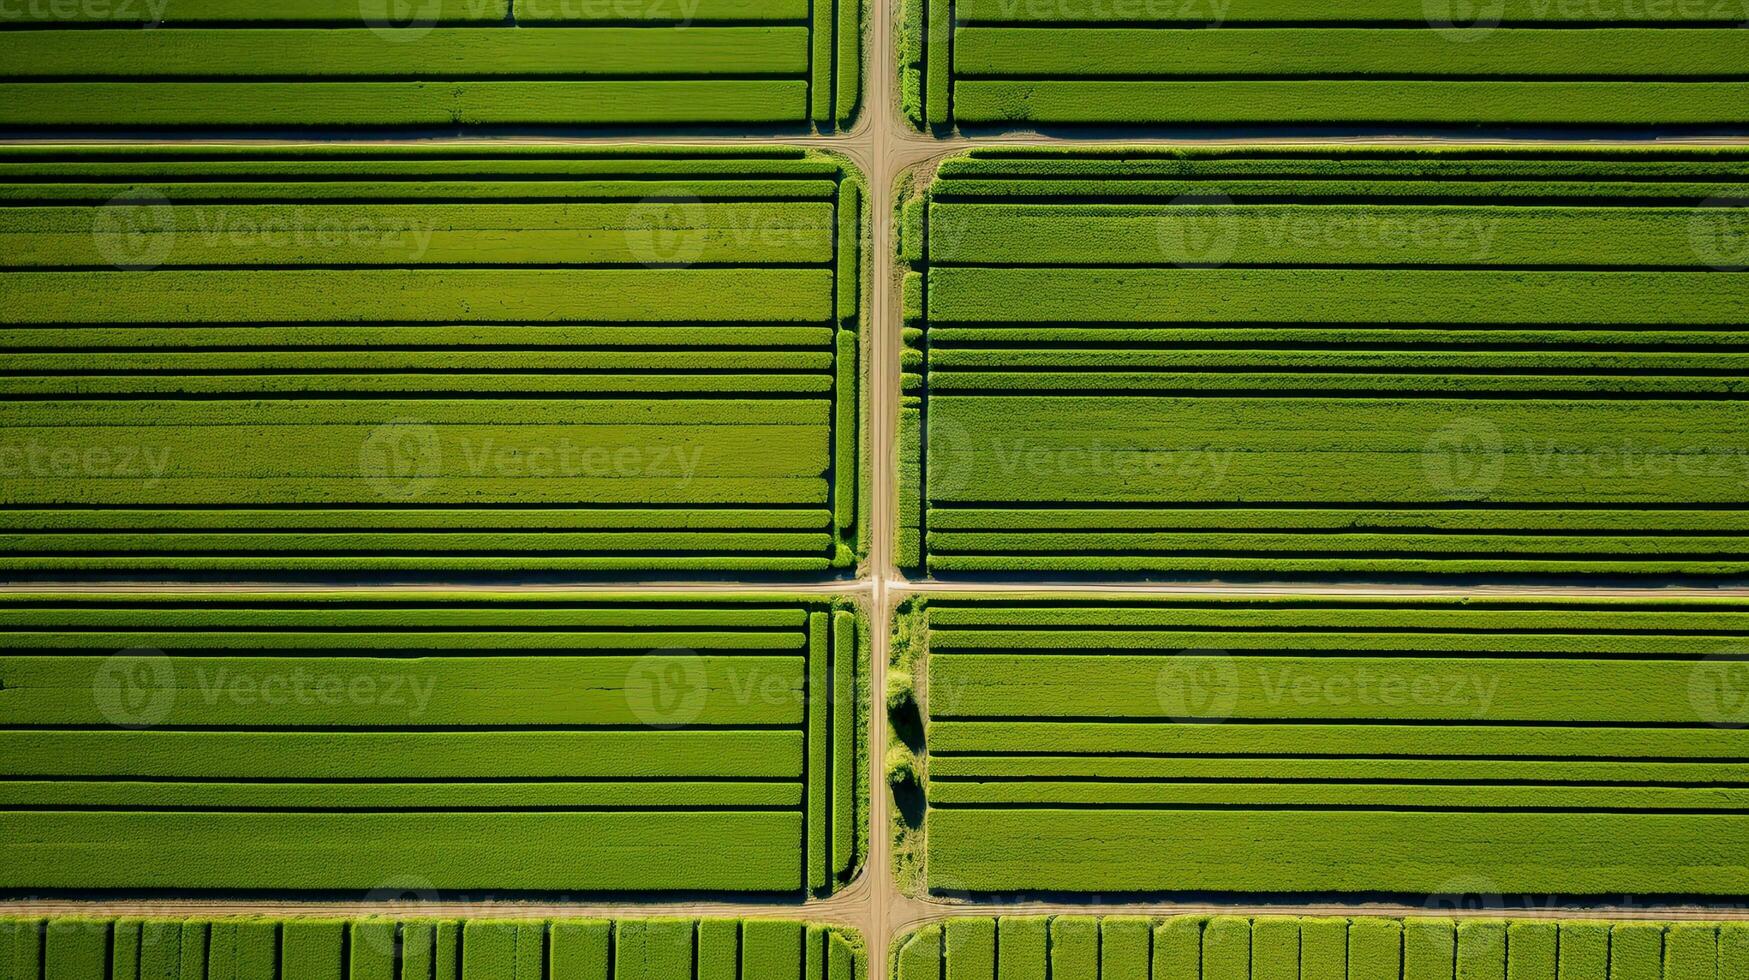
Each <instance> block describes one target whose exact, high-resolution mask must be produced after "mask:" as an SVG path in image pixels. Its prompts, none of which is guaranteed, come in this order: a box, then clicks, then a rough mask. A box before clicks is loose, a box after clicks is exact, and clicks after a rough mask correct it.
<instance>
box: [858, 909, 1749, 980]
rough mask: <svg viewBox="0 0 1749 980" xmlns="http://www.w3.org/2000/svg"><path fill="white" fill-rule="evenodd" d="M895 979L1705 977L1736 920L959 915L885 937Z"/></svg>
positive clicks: (1739, 962)
mask: <svg viewBox="0 0 1749 980" xmlns="http://www.w3.org/2000/svg"><path fill="white" fill-rule="evenodd" d="M895 944H896V947H897V949H898V952H897V954H896V955H895V956H894V958H893V975H892V980H954V978H964V980H972V978H976V980H1050V978H1053V977H1055V978H1062V980H1247V978H1249V980H1458V978H1474V980H1481V978H1489V977H1492V978H1496V980H1504V978H1507V977H1511V978H1514V980H1557V978H1559V980H1716V978H1723V977H1740V976H1743V975H1744V974H1745V972H1749V927H1746V926H1745V925H1744V924H1742V923H1740V922H1722V923H1715V922H1694V921H1673V922H1656V921H1650V922H1618V923H1614V924H1611V923H1607V922H1586V921H1578V920H1563V921H1560V922H1555V921H1538V920H1534V919H1514V920H1512V921H1507V920H1504V919H1487V918H1470V917H1463V918H1458V919H1449V918H1438V917H1419V918H1402V919H1388V918H1379V917H1372V916H1355V917H1352V918H1347V917H1329V918H1302V917H1292V916H1267V917H1258V918H1255V919H1248V918H1241V917H1237V916H1178V917H1173V918H1168V919H1158V918H1150V917H1141V916H1115V915H1114V916H1100V917H1095V916H1082V915H1063V916H1055V917H1052V918H1042V917H1032V916H1003V917H1001V918H996V919H990V918H975V919H974V918H959V919H949V920H947V921H946V922H942V923H935V924H932V925H928V926H923V927H921V928H918V929H914V930H912V931H911V932H910V933H909V934H907V935H905V936H902V937H900V938H899V939H898V940H896V941H895Z"/></svg>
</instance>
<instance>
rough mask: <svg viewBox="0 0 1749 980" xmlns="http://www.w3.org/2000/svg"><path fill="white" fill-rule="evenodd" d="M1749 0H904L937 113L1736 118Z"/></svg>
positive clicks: (1262, 119) (1147, 120) (1379, 119)
mask: <svg viewBox="0 0 1749 980" xmlns="http://www.w3.org/2000/svg"><path fill="white" fill-rule="evenodd" d="M1745 22H1749V7H1746V6H1744V4H1743V3H1741V2H1740V0H1673V2H1670V3H1610V2H1579V0H1574V2H1558V0H1492V2H1485V3H1473V4H1472V3H1458V2H1452V0H1425V2H1423V0H1364V2H1359V3H1343V4H1329V5H1325V6H1321V7H1316V8H1308V7H1307V6H1306V5H1304V4H1301V3H1294V2H1291V0H1137V2H1133V3H1122V2H1113V0H905V2H904V5H903V27H902V29H901V36H900V50H899V51H898V52H897V55H896V56H897V58H898V60H899V72H900V78H901V83H902V85H903V93H902V98H903V104H904V109H905V112H906V115H907V116H908V117H909V119H910V120H911V123H912V125H914V126H917V127H919V128H933V129H948V128H951V127H954V126H956V125H957V126H960V127H965V128H968V129H992V128H1000V127H1008V128H1013V127H1029V128H1030V127H1040V128H1046V127H1064V126H1069V127H1099V126H1107V127H1109V126H1129V127H1135V126H1138V125H1140V126H1175V125H1179V126H1181V125H1196V124H1202V125H1211V124H1212V125H1229V126H1230V125H1271V126H1278V127H1279V126H1305V125H1332V124H1335V125H1342V126H1345V127H1356V126H1358V127H1363V128H1367V129H1378V130H1385V129H1386V128H1387V127H1389V126H1392V125H1405V124H1406V125H1419V126H1456V125H1462V124H1474V123H1484V124H1492V125H1495V126H1515V125H1539V126H1549V125H1571V124H1584V125H1591V126H1616V127H1621V126H1651V125H1664V126H1669V125H1689V126H1700V125H1706V126H1718V125H1728V124H1738V125H1740V124H1741V123H1743V122H1745V121H1749V38H1746V37H1745V36H1744V34H1743V32H1742V31H1741V30H1737V28H1739V27H1741V26H1742V25H1743V24H1744V23H1745Z"/></svg>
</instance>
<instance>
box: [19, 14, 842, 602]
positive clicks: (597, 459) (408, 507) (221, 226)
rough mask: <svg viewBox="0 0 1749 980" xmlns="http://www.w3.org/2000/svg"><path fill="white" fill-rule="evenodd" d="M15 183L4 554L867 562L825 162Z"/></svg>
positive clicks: (612, 566)
mask: <svg viewBox="0 0 1749 980" xmlns="http://www.w3.org/2000/svg"><path fill="white" fill-rule="evenodd" d="M27 33H32V34H35V33H41V32H27ZM75 33H79V34H100V33H104V32H102V31H89V30H81V31H77V32H75ZM134 33H135V34H136V35H139V34H151V33H152V32H140V31H135V32H134ZM5 36H6V35H5V32H0V42H3V39H4V37H5ZM0 173H4V175H5V177H6V179H5V181H4V182H0V401H4V402H5V404H6V413H7V425H6V428H5V431H4V434H3V435H0V505H3V506H0V511H3V512H4V513H3V515H0V569H4V570H10V571H12V572H15V573H25V574H31V573H38V574H46V573H67V572H74V573H79V572H92V571H110V572H146V573H164V572H170V571H189V570H209V571H211V570H228V571H233V572H248V573H250V574H251V575H255V576H262V575H272V574H273V573H276V572H278V573H283V572H292V571H303V572H308V571H336V572H360V573H381V572H389V571H408V570H427V571H437V570H446V571H452V572H453V571H469V572H477V573H488V574H489V573H508V572H518V571H520V572H528V571H570V572H587V573H599V574H603V575H608V574H616V573H617V574H618V575H620V576H621V577H624V576H625V575H627V574H631V573H647V574H656V575H662V574H668V575H682V574H686V575H693V576H696V575H697V573H699V572H715V573H741V574H742V576H743V577H746V576H748V575H757V574H762V573H763V574H772V575H776V574H784V575H787V576H790V577H792V578H793V577H796V576H825V575H829V574H834V573H835V572H837V573H842V572H843V571H845V570H848V569H849V568H851V567H852V566H853V565H854V564H855V563H856V561H857V558H858V556H859V554H862V553H863V552H864V551H865V549H864V548H863V546H862V543H861V537H862V532H861V531H860V530H859V527H858V523H859V520H860V519H861V518H863V517H864V516H865V515H866V509H867V508H866V506H865V505H864V504H863V503H862V501H861V500H860V499H859V498H860V497H861V496H862V491H861V490H860V482H861V481H860V480H859V474H860V473H861V472H863V466H862V458H863V456H864V455H865V454H866V451H867V450H866V438H865V436H864V434H863V426H862V423H861V421H860V419H861V417H862V415H863V406H864V404H865V402H864V400H862V399H861V396H860V394H859V388H860V383H859V380H860V378H861V376H862V367H861V366H862V364H864V363H866V361H865V359H864V355H863V354H862V352H861V351H862V345H863V343H864V342H865V341H864V338H865V337H866V331H863V330H861V328H860V325H861V323H862V318H863V315H864V308H863V303H862V293H863V290H862V282H863V268H864V266H865V263H863V262H862V261H861V260H860V255H861V251H862V247H863V244H862V243H863V241H864V234H865V231H864V226H865V224H866V222H865V219H864V217H863V215H864V212H865V210H866V206H865V203H864V201H865V198H866V195H865V194H864V193H863V191H862V185H861V178H860V177H859V176H858V175H857V174H855V173H854V172H852V171H851V170H849V169H848V168H847V166H846V165H845V164H844V163H843V162H842V161H841V160H839V159H838V158H836V157H831V156H828V155H823V154H819V153H814V152H810V151H803V150H791V149H784V148H724V149H721V150H714V149H713V150H704V149H693V150H688V149H684V148H682V149H674V150H666V149H665V150H648V149H642V150H639V149H630V148H620V149H614V148H607V149H589V150H554V149H550V148H532V147H523V148H519V149H517V148H513V149H507V150H499V149H493V150H479V151H472V152H470V151H459V150H453V149H450V150H445V151H442V152H431V151H423V150H385V149H380V148H371V149H368V150H367V149H352V148H323V149H308V150H297V151H245V150H225V149H193V150H181V151H179V150H154V151H151V152H146V153H141V152H138V151H133V152H125V153H124V152H121V151H119V150H117V151H110V150H104V149H100V148H92V149H85V150H71V149H68V150H57V149H39V148H22V147H15V148H12V150H11V151H9V152H4V153H0Z"/></svg>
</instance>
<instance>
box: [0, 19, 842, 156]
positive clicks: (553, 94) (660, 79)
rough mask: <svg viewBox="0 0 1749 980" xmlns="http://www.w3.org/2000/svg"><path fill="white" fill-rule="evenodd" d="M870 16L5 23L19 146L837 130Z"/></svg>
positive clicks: (9, 95)
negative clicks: (50, 140)
mask: <svg viewBox="0 0 1749 980" xmlns="http://www.w3.org/2000/svg"><path fill="white" fill-rule="evenodd" d="M861 41H862V17H861V4H860V2H858V0H424V2H421V3H417V4H404V3H400V2H398V0H278V2H276V3H273V4H266V5H264V4H258V3H249V2H245V0H114V2H105V3H67V2H52V3H51V2H35V0H33V2H19V3H12V4H8V5H7V6H6V8H5V10H4V11H0V66H3V67H0V129H5V130H11V131H14V132H30V133H40V132H43V131H68V130H73V129H79V130H115V129H127V130H135V131H138V130H151V131H155V132H166V131H178V132H184V133H186V132H189V131H204V132H214V131H220V130H223V131H250V130H255V131H260V130H270V131H282V130H285V129H288V128H291V129H310V130H322V131H342V130H351V131H357V130H360V129H363V128H366V127H368V128H369V129H371V130H372V131H376V132H382V131H385V130H386V131H399V132H407V131H410V130H415V129H420V130H437V129H443V130H449V131H453V130H455V129H463V130H467V129H482V128H492V127H521V128H524V129H526V128H529V127H542V128H549V127H550V128H564V129H578V128H601V127H613V128H617V129H626V128H632V127H635V128H640V129H657V128H661V129H669V130H672V129H674V128H676V127H693V128H696V127H700V126H737V127H742V128H746V127H755V128H759V127H763V128H781V129H786V130H796V131H801V132H806V131H807V130H808V129H809V128H810V127H812V128H814V129H817V130H819V131H831V130H832V129H834V128H835V127H842V126H846V125H848V124H849V122H850V119H851V117H852V115H853V114H854V113H855V111H856V108H857V105H858V104H859V101H860V92H861V88H862V67H861V63H862V58H861Z"/></svg>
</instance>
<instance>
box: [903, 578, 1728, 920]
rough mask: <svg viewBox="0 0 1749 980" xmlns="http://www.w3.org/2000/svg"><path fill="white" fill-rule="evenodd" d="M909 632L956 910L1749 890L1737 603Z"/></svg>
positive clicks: (1085, 615)
mask: <svg viewBox="0 0 1749 980" xmlns="http://www.w3.org/2000/svg"><path fill="white" fill-rule="evenodd" d="M899 635H900V638H901V639H900V648H899V651H898V656H899V662H900V663H901V664H911V665H914V666H913V670H914V672H915V675H916V678H917V680H918V682H919V687H920V689H921V690H922V691H923V692H924V697H923V698H922V701H923V703H924V705H925V709H926V710H925V721H926V731H925V739H924V742H925V746H926V748H925V756H924V758H922V759H920V760H918V763H919V766H920V768H921V769H922V771H923V775H924V779H925V786H926V793H925V795H926V797H927V801H926V802H927V813H926V815H925V817H924V819H923V821H922V841H923V842H924V844H925V847H924V850H923V855H924V857H923V864H924V870H925V872H926V886H925V887H926V888H927V890H929V891H930V892H934V893H944V894H961V893H969V894H986V893H1013V892H1022V893H1055V892H1100V893H1180V892H1253V893H1323V892H1347V893H1390V894H1417V895H1425V894H1446V893H1453V892H1459V893H1467V892H1484V893H1493V894H1501V893H1510V894H1566V895H1579V894H1585V895H1617V896H1619V895H1658V894H1664V895H1671V894H1702V895H1708V894H1717V895H1726V894H1737V893H1739V892H1740V891H1741V890H1742V886H1741V882H1742V880H1743V876H1744V874H1745V873H1749V863H1746V861H1745V857H1744V854H1743V851H1742V848H1740V847H1738V846H1737V843H1736V842H1738V841H1741V840H1742V839H1743V835H1744V834H1746V833H1749V761H1746V760H1749V729H1746V728H1745V727H1744V726H1745V725H1749V700H1746V699H1745V698H1744V697H1743V693H1742V692H1743V691H1744V690H1745V687H1746V681H1749V661H1746V660H1745V656H1746V651H1749V604H1744V603H1742V602H1740V601H1735V600H1718V601H1705V600H1689V601H1679V600H1668V601H1657V600H1649V599H1648V600H1634V601H1628V600H1620V601H1611V600H1605V599H1594V600H1587V599H1554V598H1546V599H1529V598H1520V599H1494V598H1487V599H1482V598H1476V599H1469V600H1462V599H1449V598H1397V599H1390V598H1379V599H1336V598H1328V597H1326V598H1237V597H1228V598H1211V597H1194V596H1172V597H1161V598H1137V597H1115V596H1113V597H1109V598H1083V597H1078V598H1066V597H1062V596H1056V597H1050V596H1043V595H1025V594H1022V595H1018V596H1008V597H998V596H978V597H954V598H946V597H937V598H931V599H929V600H927V601H922V600H914V602H913V606H912V608H911V609H910V611H909V613H908V615H907V616H904V617H902V618H901V622H900V626H899ZM1478 885H1480V886H1481V887H1477V886H1478Z"/></svg>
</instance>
